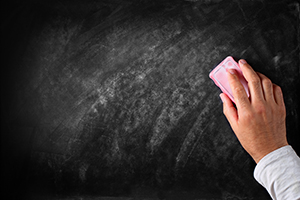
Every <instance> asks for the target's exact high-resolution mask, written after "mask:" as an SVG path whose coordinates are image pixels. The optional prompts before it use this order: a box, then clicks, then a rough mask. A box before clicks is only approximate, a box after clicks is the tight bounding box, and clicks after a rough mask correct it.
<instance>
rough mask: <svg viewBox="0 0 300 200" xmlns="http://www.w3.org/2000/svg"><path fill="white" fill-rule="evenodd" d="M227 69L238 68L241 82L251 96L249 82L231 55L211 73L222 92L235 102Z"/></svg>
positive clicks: (210, 75)
mask: <svg viewBox="0 0 300 200" xmlns="http://www.w3.org/2000/svg"><path fill="white" fill-rule="evenodd" d="M227 69H235V70H236V72H237V76H238V78H239V80H240V82H241V83H242V85H243V86H244V89H245V91H246V93H247V96H248V97H249V95H250V94H249V89H248V82H247V81H246V79H245V78H244V76H243V73H242V70H241V69H240V66H239V64H238V63H236V62H235V60H234V59H233V58H232V57H231V56H228V57H227V58H225V59H224V60H223V61H222V62H221V63H220V64H219V65H217V66H216V67H215V68H214V69H213V70H212V71H211V72H210V73H209V77H210V78H211V79H212V80H213V81H214V83H215V84H216V85H217V86H218V87H219V88H220V89H221V90H222V92H223V93H225V94H226V95H227V96H228V97H229V98H230V99H231V100H232V101H233V102H234V103H235V101H234V97H233V94H232V91H231V88H230V85H229V82H228V80H227V74H226V70H227Z"/></svg>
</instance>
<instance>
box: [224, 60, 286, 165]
mask: <svg viewBox="0 0 300 200" xmlns="http://www.w3.org/2000/svg"><path fill="white" fill-rule="evenodd" d="M239 65H240V67H241V70H242V72H243V75H244V77H245V79H246V80H247V81H248V87H249V92H250V97H249V98H248V97H247V94H246V92H245V90H244V88H243V86H242V84H241V83H240V81H239V79H238V77H237V76H236V71H235V70H228V71H227V78H228V81H229V84H230V87H231V90H232V92H233V96H234V99H235V102H236V108H235V107H234V105H233V103H232V101H231V100H230V99H229V97H228V96H227V95H226V94H224V93H221V94H220V97H221V99H222V101H223V113H224V115H225V116H226V118H227V120H228V121H229V123H230V126H231V128H232V130H233V131H234V133H235V134H236V136H237V138H238V140H239V141H240V143H241V145H242V146H243V148H244V149H245V150H246V151H247V152H248V153H249V154H250V156H251V157H252V158H253V160H254V161H255V162H256V163H258V162H259V161H260V160H261V159H262V158H263V157H264V156H265V155H267V154H269V153H270V152H272V151H274V150H276V149H279V148H281V147H283V146H286V145H288V142H287V139H286V125H285V117H286V110H285V105H284V101H283V95H282V91H281V88H280V87H279V86H278V85H276V84H274V83H272V82H271V80H270V79H269V78H267V77H266V76H265V75H263V74H261V73H259V72H255V71H254V70H253V69H252V67H251V66H250V65H249V64H248V63H247V62H246V61H245V60H244V59H241V60H239Z"/></svg>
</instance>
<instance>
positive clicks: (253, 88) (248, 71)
mask: <svg viewBox="0 0 300 200" xmlns="http://www.w3.org/2000/svg"><path fill="white" fill-rule="evenodd" d="M239 65H240V67H241V70H242V72H243V75H244V77H245V79H246V80H247V81H248V86H249V90H250V94H251V99H253V100H263V99H264V96H263V91H262V87H261V82H260V78H259V76H258V75H257V73H256V72H255V71H254V70H253V69H252V67H251V66H250V65H249V64H248V63H247V62H246V61H245V60H244V59H241V60H239Z"/></svg>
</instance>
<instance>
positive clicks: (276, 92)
mask: <svg viewBox="0 0 300 200" xmlns="http://www.w3.org/2000/svg"><path fill="white" fill-rule="evenodd" d="M273 90H274V99H275V101H276V103H277V104H278V105H280V106H284V100H283V95H282V90H281V88H280V87H279V86H278V85H276V84H274V83H273Z"/></svg>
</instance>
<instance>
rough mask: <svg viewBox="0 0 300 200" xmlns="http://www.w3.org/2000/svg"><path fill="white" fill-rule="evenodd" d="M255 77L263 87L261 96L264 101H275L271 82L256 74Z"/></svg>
mask: <svg viewBox="0 0 300 200" xmlns="http://www.w3.org/2000/svg"><path fill="white" fill-rule="evenodd" d="M257 75H258V76H259V77H260V79H261V83H262V87H263V94H264V98H265V100H266V101H275V99H274V94H273V83H272V81H271V80H270V79H269V78H268V77H266V76H265V75H263V74H261V73H259V72H257Z"/></svg>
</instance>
